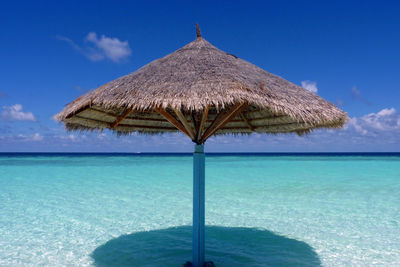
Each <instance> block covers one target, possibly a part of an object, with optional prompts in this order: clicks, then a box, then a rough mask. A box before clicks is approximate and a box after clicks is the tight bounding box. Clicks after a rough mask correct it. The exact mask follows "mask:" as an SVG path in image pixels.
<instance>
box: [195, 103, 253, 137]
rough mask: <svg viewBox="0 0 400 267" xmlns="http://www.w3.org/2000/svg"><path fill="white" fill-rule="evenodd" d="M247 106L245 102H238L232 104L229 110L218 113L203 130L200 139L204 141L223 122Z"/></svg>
mask: <svg viewBox="0 0 400 267" xmlns="http://www.w3.org/2000/svg"><path fill="white" fill-rule="evenodd" d="M247 106H248V105H247V104H245V103H238V104H235V105H233V106H232V107H231V109H230V110H229V111H227V112H222V113H220V114H218V116H217V117H216V118H215V120H214V121H213V122H212V123H211V125H210V126H209V127H208V128H207V130H206V131H205V132H204V134H203V136H202V137H201V141H202V142H205V141H206V140H207V138H209V137H210V136H211V135H213V134H214V133H215V132H216V131H218V130H219V129H221V128H222V127H224V126H225V124H227V123H228V122H229V121H231V120H232V119H234V118H235V117H236V116H237V115H238V114H239V113H240V112H242V111H243V110H244V109H245V108H247Z"/></svg>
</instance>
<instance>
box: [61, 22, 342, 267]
mask: <svg viewBox="0 0 400 267" xmlns="http://www.w3.org/2000/svg"><path fill="white" fill-rule="evenodd" d="M55 118H56V119H57V120H59V121H62V122H63V123H64V124H65V126H66V128H67V129H68V130H104V129H111V130H113V131H115V132H117V134H119V135H121V134H123V135H125V134H130V133H133V132H139V133H143V134H158V133H164V132H179V131H180V132H183V133H184V134H185V135H187V136H188V137H189V138H190V139H191V140H192V141H193V142H194V143H195V152H194V162H193V163H194V172H193V176H194V180H193V181H194V184H193V189H194V190H193V265H194V266H203V265H204V171H205V166H204V143H205V142H206V140H207V139H208V138H209V137H211V136H213V135H221V134H230V133H233V134H250V133H271V134H276V133H297V134H300V135H301V134H304V133H309V132H310V131H311V130H313V129H315V128H340V127H342V126H343V125H344V124H345V123H346V121H347V120H348V117H347V115H346V113H345V112H343V111H341V110H340V109H338V108H336V107H335V106H334V105H333V104H331V103H329V102H327V101H325V100H324V99H322V98H321V97H319V96H318V95H316V94H313V93H311V92H309V91H307V90H305V89H304V88H301V87H299V86H297V85H295V84H293V83H291V82H288V81H286V80H284V79H283V78H281V77H279V76H276V75H273V74H271V73H269V72H266V71H264V70H262V69H260V68H258V67H256V66H255V65H253V64H251V63H249V62H247V61H244V60H242V59H240V58H238V57H237V56H235V55H232V54H229V53H226V52H224V51H221V50H219V49H218V48H216V47H215V46H213V45H211V44H210V43H209V42H207V41H206V40H205V39H204V38H202V36H201V33H200V30H199V28H198V26H197V38H196V40H194V41H193V42H191V43H189V44H187V45H186V46H184V47H182V48H180V49H178V50H177V51H175V52H174V53H172V54H169V55H167V56H165V57H163V58H160V59H158V60H155V61H153V62H151V63H149V64H147V65H145V66H144V67H142V68H140V69H139V70H137V71H135V72H133V73H131V74H128V75H126V76H123V77H121V78H119V79H116V80H114V81H111V82H109V83H107V84H105V85H103V86H101V87H99V88H97V89H96V90H94V91H92V92H89V93H87V94H85V95H83V96H81V97H79V98H78V99H76V100H75V101H73V102H72V103H70V104H68V105H67V106H66V107H65V109H64V110H63V111H62V112H60V113H59V114H57V115H56V116H55Z"/></svg>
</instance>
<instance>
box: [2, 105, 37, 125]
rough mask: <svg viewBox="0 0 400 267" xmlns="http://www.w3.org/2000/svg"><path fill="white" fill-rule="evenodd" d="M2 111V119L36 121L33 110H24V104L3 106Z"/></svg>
mask: <svg viewBox="0 0 400 267" xmlns="http://www.w3.org/2000/svg"><path fill="white" fill-rule="evenodd" d="M2 109H3V110H2V112H1V120H2V121H36V118H35V116H34V115H33V113H32V112H24V111H23V110H22V109H23V108H22V105H20V104H15V105H12V106H3V107H2Z"/></svg>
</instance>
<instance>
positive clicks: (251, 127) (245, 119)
mask: <svg viewBox="0 0 400 267" xmlns="http://www.w3.org/2000/svg"><path fill="white" fill-rule="evenodd" d="M240 117H241V118H242V119H243V121H244V123H246V125H247V127H249V129H250V130H251V131H254V127H253V125H251V124H250V122H249V121H248V120H247V118H246V116H245V115H244V114H243V113H240Z"/></svg>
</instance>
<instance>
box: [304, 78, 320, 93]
mask: <svg viewBox="0 0 400 267" xmlns="http://www.w3.org/2000/svg"><path fill="white" fill-rule="evenodd" d="M301 87H303V88H304V89H306V90H308V91H310V92H311V93H314V94H316V93H318V88H317V82H313V81H308V80H307V81H302V82H301Z"/></svg>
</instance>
